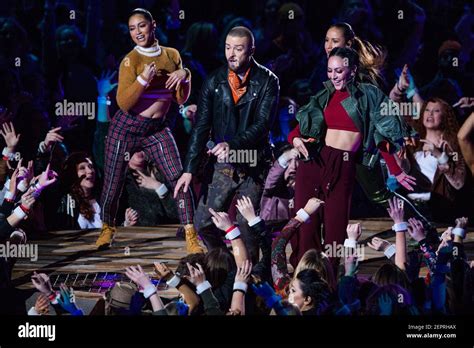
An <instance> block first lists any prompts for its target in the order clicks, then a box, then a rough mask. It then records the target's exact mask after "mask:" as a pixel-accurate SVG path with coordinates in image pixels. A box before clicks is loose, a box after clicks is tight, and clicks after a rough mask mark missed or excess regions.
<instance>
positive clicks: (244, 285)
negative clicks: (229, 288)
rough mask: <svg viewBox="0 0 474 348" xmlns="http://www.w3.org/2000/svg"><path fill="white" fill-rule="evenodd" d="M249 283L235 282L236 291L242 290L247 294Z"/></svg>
mask: <svg viewBox="0 0 474 348" xmlns="http://www.w3.org/2000/svg"><path fill="white" fill-rule="evenodd" d="M247 287H248V285H247V283H244V282H235V283H234V290H242V291H243V292H245V293H247Z"/></svg>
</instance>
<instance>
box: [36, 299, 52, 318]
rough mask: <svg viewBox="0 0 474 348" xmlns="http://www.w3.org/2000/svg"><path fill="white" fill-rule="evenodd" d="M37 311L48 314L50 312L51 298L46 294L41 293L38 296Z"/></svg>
mask: <svg viewBox="0 0 474 348" xmlns="http://www.w3.org/2000/svg"><path fill="white" fill-rule="evenodd" d="M35 311H36V313H38V314H41V315H46V314H48V312H49V299H48V297H47V296H46V295H44V294H40V295H39V296H38V297H37V298H36V302H35Z"/></svg>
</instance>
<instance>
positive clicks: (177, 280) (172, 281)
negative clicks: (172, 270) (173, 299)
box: [166, 274, 181, 288]
mask: <svg viewBox="0 0 474 348" xmlns="http://www.w3.org/2000/svg"><path fill="white" fill-rule="evenodd" d="M180 282H181V278H180V277H179V276H178V275H177V274H175V275H174V276H173V278H171V279H170V280H168V281H167V282H166V284H167V285H168V286H170V287H172V288H176V287H177V286H178V284H179V283H180Z"/></svg>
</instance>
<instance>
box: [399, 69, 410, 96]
mask: <svg viewBox="0 0 474 348" xmlns="http://www.w3.org/2000/svg"><path fill="white" fill-rule="evenodd" d="M409 86H410V79H409V78H408V65H407V64H405V65H404V66H403V70H402V73H401V74H400V77H399V78H398V82H397V87H398V89H399V91H400V92H404V91H406V90H407V89H408V87H409Z"/></svg>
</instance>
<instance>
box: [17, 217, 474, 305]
mask: <svg viewBox="0 0 474 348" xmlns="http://www.w3.org/2000/svg"><path fill="white" fill-rule="evenodd" d="M351 222H360V223H361V224H362V227H363V233H362V237H361V238H360V242H361V243H363V244H364V243H366V242H367V241H368V240H370V238H372V237H373V236H375V235H378V236H379V237H382V238H386V239H388V240H390V241H391V242H392V243H393V242H394V238H395V236H394V233H393V232H392V231H391V230H390V228H391V226H392V221H391V220H389V219H388V218H387V219H380V218H378V219H364V220H352V221H351ZM177 228H178V225H161V226H158V227H120V228H118V232H117V235H116V238H115V242H114V245H113V247H112V248H111V249H109V250H105V251H98V250H97V249H96V247H95V244H94V243H95V240H96V239H97V237H98V234H99V231H98V230H82V231H56V232H50V233H49V235H48V236H47V237H46V238H44V239H39V240H29V241H28V243H35V244H37V245H38V259H37V260H36V261H32V260H30V259H18V261H17V263H16V265H15V267H14V270H13V276H12V278H13V282H14V285H15V286H16V287H17V288H20V289H29V288H32V284H31V281H30V277H31V274H32V272H33V271H37V272H42V273H46V274H48V275H50V277H51V278H52V279H54V280H53V283H56V284H54V285H55V286H59V283H60V282H65V283H66V284H67V285H71V286H73V287H75V288H76V287H77V288H78V289H77V290H79V291H80V293H83V292H84V293H90V295H93V294H94V293H97V295H99V294H100V293H101V292H104V290H105V288H107V287H109V286H110V284H109V285H107V282H105V283H99V285H97V284H94V282H93V281H95V280H97V277H99V278H101V277H102V278H103V279H104V280H107V279H109V280H112V281H113V280H114V279H117V277H121V276H122V272H123V271H124V269H125V267H127V266H129V265H137V264H140V265H141V266H142V267H143V269H144V270H145V272H147V273H149V274H150V275H153V262H156V261H160V262H167V263H168V265H169V267H170V268H171V269H174V268H175V267H176V265H177V264H178V261H179V259H180V258H182V257H183V256H185V255H186V250H185V242H184V240H181V239H179V238H177V237H176V231H177ZM444 230H445V228H438V232H440V233H441V232H443V231H444ZM470 232H471V233H468V236H467V237H466V240H465V246H466V253H467V254H468V259H469V260H473V259H474V233H473V231H472V230H471V231H470ZM408 245H409V246H410V245H413V242H412V241H409V243H408ZM290 250H291V249H290V246H288V249H287V255H289V254H290ZM363 250H364V261H362V262H361V264H360V268H359V274H360V275H362V276H369V275H372V274H374V272H375V270H376V269H377V268H378V267H379V266H380V265H381V264H382V263H384V262H387V260H386V258H385V257H384V255H383V254H382V253H379V252H376V251H374V250H372V249H370V248H369V247H367V246H365V247H364V249H363ZM424 272H426V269H424V270H422V273H424ZM104 275H105V278H104ZM112 284H113V282H112ZM82 285H84V286H82ZM161 288H162V289H163V290H162V292H161V295H163V296H173V295H175V294H176V293H175V290H174V289H167V288H166V287H161V286H160V287H159V289H161Z"/></svg>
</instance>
